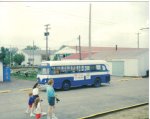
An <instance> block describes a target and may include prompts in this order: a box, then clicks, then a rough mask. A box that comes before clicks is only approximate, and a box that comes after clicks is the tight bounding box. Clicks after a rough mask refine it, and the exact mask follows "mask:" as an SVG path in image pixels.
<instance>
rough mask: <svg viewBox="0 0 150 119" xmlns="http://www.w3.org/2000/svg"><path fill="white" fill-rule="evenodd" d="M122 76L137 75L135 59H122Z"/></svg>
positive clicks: (136, 61)
mask: <svg viewBox="0 0 150 119" xmlns="http://www.w3.org/2000/svg"><path fill="white" fill-rule="evenodd" d="M124 76H139V74H138V60H137V59H125V60H124Z"/></svg>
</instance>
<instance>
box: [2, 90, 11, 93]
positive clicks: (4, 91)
mask: <svg viewBox="0 0 150 119" xmlns="http://www.w3.org/2000/svg"><path fill="white" fill-rule="evenodd" d="M9 92H11V90H2V91H0V93H9Z"/></svg>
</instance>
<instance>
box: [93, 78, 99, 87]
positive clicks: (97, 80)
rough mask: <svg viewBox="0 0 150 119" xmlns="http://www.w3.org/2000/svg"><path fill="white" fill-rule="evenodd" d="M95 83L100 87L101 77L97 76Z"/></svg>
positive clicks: (95, 85)
mask: <svg viewBox="0 0 150 119" xmlns="http://www.w3.org/2000/svg"><path fill="white" fill-rule="evenodd" d="M93 85H94V87H100V86H101V80H100V79H99V78H96V79H95V81H94V84H93Z"/></svg>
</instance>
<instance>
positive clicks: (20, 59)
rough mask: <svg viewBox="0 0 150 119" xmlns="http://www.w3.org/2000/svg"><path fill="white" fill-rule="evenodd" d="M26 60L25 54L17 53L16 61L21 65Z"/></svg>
mask: <svg viewBox="0 0 150 119" xmlns="http://www.w3.org/2000/svg"><path fill="white" fill-rule="evenodd" d="M24 60H25V56H24V55H23V54H15V56H14V62H15V63H16V64H18V65H21V63H22V62H23V61H24Z"/></svg>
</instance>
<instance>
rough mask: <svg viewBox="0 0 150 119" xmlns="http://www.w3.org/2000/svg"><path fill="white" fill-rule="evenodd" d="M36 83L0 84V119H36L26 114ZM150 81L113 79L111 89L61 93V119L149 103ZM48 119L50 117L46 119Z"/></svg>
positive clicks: (59, 108) (58, 115) (126, 78)
mask: <svg viewBox="0 0 150 119" xmlns="http://www.w3.org/2000/svg"><path fill="white" fill-rule="evenodd" d="M34 83H35V82H33V81H26V80H15V79H12V81H11V82H7V83H0V91H4V90H10V92H8V93H2V92H1V93H0V115H1V116H0V119H11V118H13V119H30V118H31V119H33V118H34V117H30V116H29V115H28V114H25V110H26V107H27V100H28V92H29V90H28V91H24V90H22V89H29V88H32V86H33V85H34ZM148 92H149V80H148V78H143V79H142V78H130V77H112V80H111V83H110V84H109V85H103V86H101V87H99V88H93V87H80V88H73V89H71V90H69V91H61V90H57V91H56V93H57V95H58V97H59V98H60V100H61V101H60V102H59V103H57V104H56V115H57V117H58V119H78V118H81V117H85V116H88V115H92V114H95V113H99V112H104V111H108V110H112V109H116V108H121V107H125V106H129V105H134V104H138V103H143V102H148V101H149V93H148ZM40 97H41V98H42V99H43V102H42V108H43V111H44V112H47V108H48V103H47V98H46V93H45V91H41V92H40ZM42 119H46V117H42Z"/></svg>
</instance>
